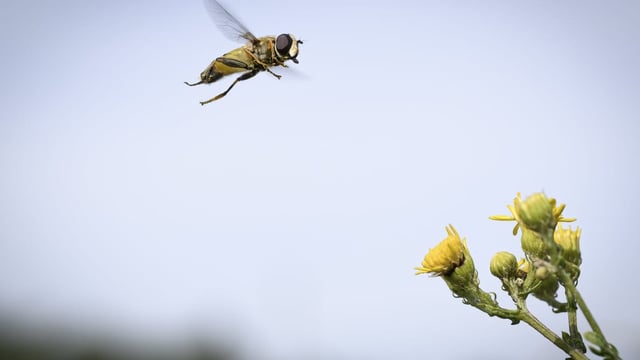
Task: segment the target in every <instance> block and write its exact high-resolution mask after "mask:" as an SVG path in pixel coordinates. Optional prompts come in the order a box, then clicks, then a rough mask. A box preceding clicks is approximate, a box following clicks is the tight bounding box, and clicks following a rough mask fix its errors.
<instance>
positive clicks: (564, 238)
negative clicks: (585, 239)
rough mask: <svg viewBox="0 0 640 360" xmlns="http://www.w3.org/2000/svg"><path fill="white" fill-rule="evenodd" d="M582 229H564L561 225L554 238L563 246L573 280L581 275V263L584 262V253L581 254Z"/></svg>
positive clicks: (566, 267) (568, 270) (567, 269)
mask: <svg viewBox="0 0 640 360" xmlns="http://www.w3.org/2000/svg"><path fill="white" fill-rule="evenodd" d="M581 233H582V229H580V228H576V230H575V231H574V230H571V228H567V229H563V228H562V226H559V227H558V229H556V231H555V232H554V233H553V240H554V241H555V243H556V244H558V245H560V247H561V248H562V257H563V258H564V260H566V263H565V265H564V268H565V270H566V271H567V273H569V276H570V277H571V279H572V280H573V281H576V280H578V277H580V264H582V255H581V254H580V235H581Z"/></svg>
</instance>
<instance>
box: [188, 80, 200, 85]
mask: <svg viewBox="0 0 640 360" xmlns="http://www.w3.org/2000/svg"><path fill="white" fill-rule="evenodd" d="M184 83H185V84H187V85H189V86H196V85H200V84H202V83H203V81H202V80H200V81H198V82H197V83H191V84H190V83H188V82H186V81H185V82H184Z"/></svg>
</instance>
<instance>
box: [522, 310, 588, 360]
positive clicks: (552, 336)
mask: <svg viewBox="0 0 640 360" xmlns="http://www.w3.org/2000/svg"><path fill="white" fill-rule="evenodd" d="M518 308H520V319H521V320H522V321H524V322H525V323H527V324H529V326H531V327H532V328H534V329H535V330H536V331H537V332H539V333H540V334H541V335H542V336H544V337H545V338H547V339H548V340H549V341H551V342H552V343H553V344H554V345H555V346H557V347H559V348H560V349H562V351H564V352H565V353H567V354H569V356H571V358H572V359H574V360H588V359H589V358H587V357H586V356H585V355H584V354H583V353H581V352H580V351H578V350H577V349H574V348H573V347H571V346H570V345H569V344H567V343H566V342H565V341H564V340H562V338H561V337H559V336H558V335H556V333H554V332H553V331H552V330H551V329H549V328H548V327H546V326H545V325H544V324H543V323H541V322H540V320H538V318H536V317H535V316H533V314H531V313H530V312H529V309H527V305H526V304H525V302H524V300H522V301H518Z"/></svg>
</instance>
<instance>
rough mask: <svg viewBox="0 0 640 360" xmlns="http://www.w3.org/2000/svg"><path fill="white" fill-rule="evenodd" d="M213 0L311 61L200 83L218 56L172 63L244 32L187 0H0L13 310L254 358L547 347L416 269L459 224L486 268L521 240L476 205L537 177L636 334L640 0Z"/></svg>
mask: <svg viewBox="0 0 640 360" xmlns="http://www.w3.org/2000/svg"><path fill="white" fill-rule="evenodd" d="M223 3H224V4H225V5H226V6H227V7H228V8H229V10H230V11H231V12H232V13H234V14H236V15H238V17H239V18H241V20H242V21H243V22H244V23H245V25H247V26H248V27H249V28H250V29H251V30H252V31H253V32H254V34H255V35H258V36H262V35H272V34H278V33H282V32H287V33H293V34H295V35H296V36H297V37H298V38H301V39H302V40H304V44H303V45H301V48H300V55H299V57H298V59H299V60H300V64H298V65H295V64H291V68H294V70H295V71H286V70H282V69H275V71H276V72H279V73H281V74H282V75H283V78H282V79H281V80H279V81H278V80H276V79H275V78H274V77H273V76H271V75H269V74H266V73H265V74H259V75H258V76H256V77H255V78H253V79H251V80H249V81H246V82H242V83H240V84H238V85H237V86H236V87H235V88H234V89H233V90H232V91H231V92H230V93H229V95H227V97H225V98H224V99H222V100H220V101H218V102H215V103H212V104H209V105H207V106H205V107H201V106H200V105H199V103H198V101H201V100H205V99H208V98H210V97H212V96H214V95H216V94H218V93H220V92H221V91H223V90H224V89H226V87H227V86H228V85H229V84H230V83H231V81H232V78H229V79H224V80H222V81H220V82H218V83H215V84H212V85H210V86H199V87H191V88H190V87H187V86H185V85H184V84H183V83H182V82H183V81H196V80H197V79H198V76H199V74H200V72H201V71H202V70H203V69H204V68H205V67H206V66H207V65H208V64H209V62H210V61H211V60H212V59H214V58H215V57H217V56H219V55H221V54H223V53H225V52H227V51H229V50H231V49H233V48H235V47H238V46H239V45H240V44H236V43H233V42H231V41H229V40H228V39H226V38H225V37H224V36H223V35H222V34H221V33H220V32H219V31H218V29H217V28H216V27H215V26H214V24H213V23H212V22H211V20H210V18H209V17H208V15H207V13H206V11H205V9H204V6H203V4H202V2H201V1H198V0H194V1H138V2H126V1H115V2H114V1H110V2H105V1H80V0H77V1H63V2H35V1H14V2H3V6H2V7H3V10H2V12H0V49H2V51H0V59H1V60H2V62H1V63H2V66H1V67H0V78H1V79H2V81H1V82H0V90H1V93H2V96H1V97H0V311H1V312H3V313H12V314H14V315H16V314H17V315H16V316H19V317H20V318H22V319H25V321H31V322H40V321H43V322H49V323H54V324H71V325H74V326H90V327H98V328H108V329H111V330H114V329H115V331H118V332H121V333H124V334H127V336H128V335H131V336H140V335H141V334H147V335H149V334H151V335H153V336H156V337H160V338H163V337H177V338H181V337H188V336H190V335H191V334H193V332H198V331H204V332H205V333H207V334H211V336H212V337H217V336H219V333H220V332H225V333H226V335H225V336H229V337H231V338H233V341H235V342H237V344H238V345H239V346H240V347H241V348H242V351H243V352H244V354H245V355H246V356H247V357H248V358H253V359H258V358H259V359H262V358H264V359H301V358H304V359H306V358H309V359H311V358H317V359H365V358H366V359H427V358H446V359H466V358H469V357H471V356H473V357H474V358H485V359H512V358H514V357H518V358H522V359H539V358H544V357H547V358H549V357H551V358H558V359H560V358H562V356H563V354H562V353H561V352H559V351H557V350H555V349H554V348H552V347H551V345H550V344H548V343H547V342H546V340H544V339H542V337H540V336H538V335H537V334H535V333H534V332H533V330H530V329H529V328H526V327H525V326H524V325H519V326H515V327H514V326H510V325H509V323H508V322H507V321H505V320H500V319H494V318H489V317H487V316H486V315H485V314H482V313H480V312H479V311H476V310H475V309H473V308H471V307H469V306H464V305H462V304H461V303H460V300H457V299H453V298H452V297H451V294H450V292H449V291H448V290H447V289H446V287H445V285H444V283H443V282H442V281H441V280H440V279H431V278H428V277H415V276H413V271H412V267H413V266H416V265H418V264H419V262H420V261H421V259H422V257H423V255H424V254H425V253H426V251H427V250H428V249H429V248H430V247H433V246H434V245H435V244H437V242H439V241H440V240H441V239H442V238H443V237H444V235H445V231H444V227H445V226H446V225H447V224H449V223H452V224H454V226H456V228H457V229H458V231H459V232H460V234H461V235H462V236H465V237H467V239H468V244H469V247H470V249H471V251H472V254H473V255H474V259H475V262H476V265H477V266H478V270H479V273H480V277H481V281H482V283H481V284H482V286H483V288H485V289H486V290H488V291H499V285H498V282H497V280H494V278H492V277H491V276H490V274H489V272H488V271H487V270H488V261H489V259H490V258H491V256H492V255H493V254H494V253H495V252H497V251H501V250H510V251H513V252H516V251H517V250H518V240H517V239H515V238H513V237H512V236H511V235H510V231H511V226H512V225H511V224H504V223H496V222H491V221H489V220H487V217H488V216H489V215H491V214H496V213H505V212H506V211H507V209H506V204H507V203H509V202H510V201H511V200H512V198H513V197H514V196H515V193H516V192H517V191H522V192H523V193H525V194H529V193H532V192H535V191H541V190H544V191H545V192H546V193H547V194H548V195H549V196H553V197H556V198H558V200H559V201H560V202H564V203H567V204H568V206H567V209H566V215H568V216H574V217H577V218H578V219H579V221H578V223H577V224H578V225H579V226H581V227H582V228H583V238H582V245H583V251H584V255H583V259H584V265H583V268H582V278H581V281H580V286H579V289H582V291H583V293H584V295H585V297H586V298H587V300H588V302H589V304H590V306H591V308H592V310H593V311H594V313H595V314H596V316H597V318H598V319H599V321H600V322H601V325H602V327H603V328H604V330H605V331H606V332H607V334H608V335H609V337H610V340H611V341H612V342H614V343H615V344H616V345H618V346H619V348H620V350H621V353H622V355H623V356H626V357H627V358H633V357H634V356H637V355H639V354H640V347H639V346H638V344H637V339H636V336H635V334H637V333H638V332H639V331H640V312H639V310H638V307H637V304H636V299H637V297H638V296H639V295H640V294H639V293H638V280H637V279H636V277H635V273H636V266H634V265H635V264H636V262H637V261H636V259H637V255H638V253H639V252H640V245H638V241H637V239H638V234H637V230H636V225H637V223H638V222H637V216H636V213H635V211H636V207H637V204H638V201H639V200H640V190H639V188H638V183H639V182H640V176H639V172H638V170H639V161H638V158H637V156H638V155H637V154H639V153H640V145H639V144H638V138H640V125H639V119H638V116H639V115H640V66H638V64H640V26H639V25H638V24H640V5H639V4H638V2H634V1H617V2H600V1H564V2H557V1H542V2H506V1H503V2H500V1H497V2H496V1H490V2H475V1H462V2H456V3H454V2H434V1H384V2H383V1H353V2H343V1H332V0H330V1H322V2H306V1H295V2H294V1H275V0H274V1H263V2H260V3H259V4H254V2H252V1H240V0H238V1H233V2H232V1H226V2H223ZM499 299H500V300H501V301H502V303H503V304H505V305H507V304H509V300H508V299H507V298H506V297H500V298H499ZM532 303H533V304H532V308H533V309H534V310H535V311H538V312H539V313H540V317H541V318H543V319H544V320H545V321H549V322H550V323H551V326H552V328H553V329H554V330H556V331H561V330H564V328H565V327H564V320H563V319H560V317H554V316H552V315H551V314H550V311H549V310H547V309H546V308H545V307H543V306H541V305H537V304H536V302H535V300H532ZM583 325H584V324H583ZM221 329H222V330H221ZM585 330H586V328H585ZM530 346H531V347H530ZM528 349H536V351H538V349H539V351H540V353H536V352H533V351H532V350H528ZM523 352H524V353H523ZM478 354H480V356H479V357H478ZM514 354H517V355H514ZM312 355H313V356H312Z"/></svg>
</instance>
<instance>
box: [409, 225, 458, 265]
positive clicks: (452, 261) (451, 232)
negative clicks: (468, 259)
mask: <svg viewBox="0 0 640 360" xmlns="http://www.w3.org/2000/svg"><path fill="white" fill-rule="evenodd" d="M446 230H447V237H446V238H445V239H444V240H442V241H441V242H440V243H439V244H438V245H436V247H434V248H433V249H430V250H429V253H427V255H425V257H424V260H423V261H422V266H419V267H416V268H415V270H416V275H418V274H429V273H430V274H433V275H434V276H441V275H448V274H450V273H451V272H453V270H455V268H456V267H458V266H460V265H462V263H463V262H464V259H465V249H466V243H465V242H464V240H461V239H460V235H458V232H457V231H456V229H455V228H454V227H453V225H449V226H448V227H447V228H446ZM467 251H468V250H467Z"/></svg>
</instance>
